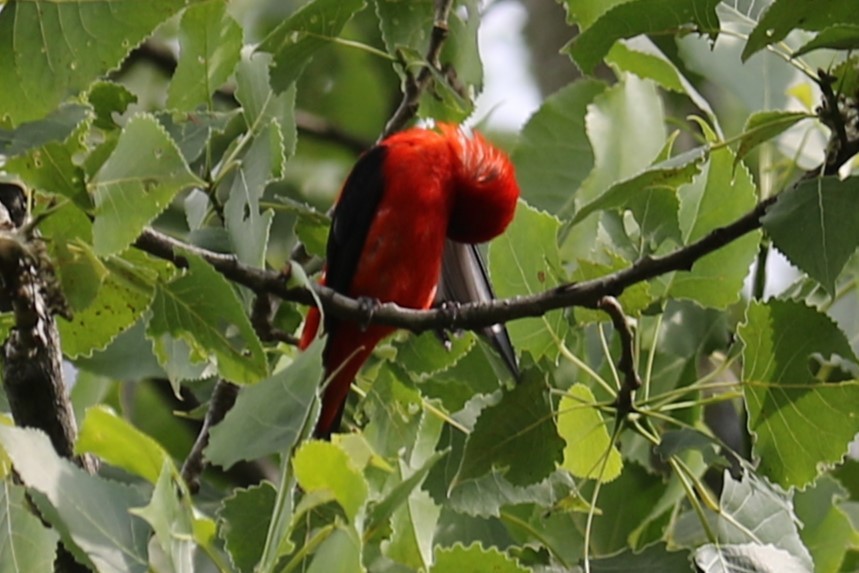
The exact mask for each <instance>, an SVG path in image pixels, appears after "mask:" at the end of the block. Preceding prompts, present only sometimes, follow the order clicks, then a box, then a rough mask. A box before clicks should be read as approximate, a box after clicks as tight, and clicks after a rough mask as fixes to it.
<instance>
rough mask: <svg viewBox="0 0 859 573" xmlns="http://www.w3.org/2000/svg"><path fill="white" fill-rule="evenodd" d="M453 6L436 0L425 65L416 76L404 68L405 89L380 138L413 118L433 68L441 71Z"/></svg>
mask: <svg viewBox="0 0 859 573" xmlns="http://www.w3.org/2000/svg"><path fill="white" fill-rule="evenodd" d="M452 6H453V0H436V11H435V21H434V22H433V27H432V33H431V34H430V43H429V48H428V49H427V54H426V61H427V66H426V67H423V68H421V70H420V72H418V74H417V76H415V75H414V74H412V73H411V71H409V70H406V71H405V73H406V82H405V89H404V90H403V99H402V100H401V101H400V105H399V106H398V107H397V110H396V111H395V112H394V115H392V116H391V119H390V120H388V123H387V125H385V130H384V131H383V132H382V136H381V138H380V139H385V138H386V137H388V136H389V135H391V134H393V133H396V132H397V131H400V130H401V129H403V127H405V125H406V124H407V123H408V122H409V121H411V120H412V118H414V116H415V114H416V113H417V111H418V106H419V105H420V100H421V95H422V94H423V92H424V90H426V89H427V88H428V87H429V85H430V83H431V82H432V79H433V70H435V71H438V72H441V61H440V57H441V49H442V47H443V46H444V41H445V40H446V39H447V33H448V24H447V21H448V19H449V18H450V11H451V8H452Z"/></svg>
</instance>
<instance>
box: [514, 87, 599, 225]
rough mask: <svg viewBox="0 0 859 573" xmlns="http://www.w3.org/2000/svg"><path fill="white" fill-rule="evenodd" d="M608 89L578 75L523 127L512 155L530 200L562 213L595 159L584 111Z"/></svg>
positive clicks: (525, 192)
mask: <svg viewBox="0 0 859 573" xmlns="http://www.w3.org/2000/svg"><path fill="white" fill-rule="evenodd" d="M603 90H605V84H604V83H602V82H599V81H596V80H580V81H577V82H574V83H572V84H570V85H568V86H566V87H564V88H562V89H560V90H559V91H557V92H555V93H554V94H552V95H551V96H549V97H548V98H546V100H545V101H544V102H543V104H542V105H541V106H540V109H538V110H537V111H536V112H535V113H534V115H532V116H531V118H530V119H529V120H528V123H526V124H525V127H524V128H522V133H521V134H520V136H519V143H518V144H517V146H516V148H515V149H514V151H513V154H512V156H511V158H512V160H513V163H514V164H515V165H516V179H517V181H518V182H519V185H520V187H521V190H522V197H523V198H524V199H525V200H526V201H528V202H529V203H530V204H531V205H534V206H535V207H537V208H540V209H546V210H547V211H549V212H550V213H555V214H558V215H563V214H564V213H568V212H570V211H571V210H572V208H573V205H574V198H575V193H576V191H577V190H578V188H579V186H580V185H581V184H582V182H583V181H584V180H585V178H586V177H587V176H588V174H589V173H590V171H591V168H592V167H593V165H594V153H593V150H592V149H591V146H590V142H589V141H588V136H587V133H586V131H585V115H586V113H587V110H588V106H589V105H590V104H591V102H592V101H593V100H594V98H595V97H596V96H597V95H599V94H600V93H602V92H603Z"/></svg>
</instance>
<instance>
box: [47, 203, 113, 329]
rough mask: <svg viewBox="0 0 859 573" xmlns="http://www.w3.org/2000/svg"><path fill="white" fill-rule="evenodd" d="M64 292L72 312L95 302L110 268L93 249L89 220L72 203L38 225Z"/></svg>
mask: <svg viewBox="0 0 859 573" xmlns="http://www.w3.org/2000/svg"><path fill="white" fill-rule="evenodd" d="M39 229H41V231H42V234H43V236H44V237H46V239H47V247H48V252H49V253H50V255H51V261H52V262H53V265H54V270H55V271H56V273H57V277H58V278H59V279H60V285H62V288H63V294H64V295H65V297H66V300H67V301H68V302H69V305H70V306H71V307H72V309H73V310H74V311H75V312H80V311H82V310H84V309H86V308H87V307H88V306H89V305H90V304H92V303H93V302H95V298H96V295H97V294H98V291H99V289H100V288H101V286H102V284H103V283H104V281H105V279H106V278H107V276H108V274H109V271H108V269H107V267H106V266H105V265H104V263H102V262H101V261H100V260H99V259H98V257H96V256H95V253H93V252H92V247H91V246H90V244H91V243H92V223H91V222H90V220H89V218H88V217H87V215H86V213H84V212H83V211H81V210H80V209H78V208H77V207H76V206H75V205H73V204H70V203H69V204H66V205H64V206H62V207H60V208H59V209H58V210H57V211H56V212H55V213H54V214H53V215H52V216H50V217H48V218H47V219H45V220H44V221H43V222H42V224H41V225H40V226H39Z"/></svg>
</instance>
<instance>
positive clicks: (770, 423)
mask: <svg viewBox="0 0 859 573" xmlns="http://www.w3.org/2000/svg"><path fill="white" fill-rule="evenodd" d="M739 335H740V337H741V338H742V340H743V343H744V344H745V348H744V350H743V389H744V394H745V398H746V407H747V409H748V412H749V422H748V424H749V429H750V430H751V431H752V432H753V433H754V434H755V436H756V439H755V441H754V452H755V455H756V456H757V457H759V458H760V466H759V468H758V469H759V471H760V472H761V473H762V474H764V475H766V476H768V477H769V478H770V479H773V480H775V481H776V482H777V483H779V484H781V485H782V486H784V487H788V486H798V487H803V486H805V485H807V484H809V483H811V482H812V481H813V480H814V479H815V478H816V477H817V475H818V474H819V473H820V471H821V469H822V467H823V465H824V464H827V463H834V462H837V461H839V460H840V459H841V458H842V457H843V456H844V454H845V453H846V451H847V445H848V444H849V443H850V441H851V440H852V439H853V435H854V434H855V433H856V432H859V419H857V415H856V412H857V411H859V383H857V382H856V381H848V382H831V383H829V382H820V381H818V380H816V379H815V377H814V374H813V372H812V368H813V365H814V362H815V357H820V358H822V359H824V360H827V359H829V358H830V357H832V356H833V355H835V356H841V357H843V358H845V359H848V360H852V361H856V357H855V356H854V354H853V351H852V350H851V348H850V344H849V343H848V342H847V338H846V337H845V336H844V333H842V332H841V331H840V330H839V329H838V327H837V326H836V325H835V323H834V322H833V321H832V319H831V318H829V317H828V316H826V315H825V314H821V313H820V312H818V311H817V310H815V309H813V308H810V307H808V306H805V305H804V304H802V303H800V302H795V301H781V300H770V301H768V302H766V303H760V302H755V303H752V304H751V305H750V306H749V309H748V311H747V314H746V322H745V324H743V325H741V327H740V329H739Z"/></svg>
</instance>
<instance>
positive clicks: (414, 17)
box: [374, 0, 435, 54]
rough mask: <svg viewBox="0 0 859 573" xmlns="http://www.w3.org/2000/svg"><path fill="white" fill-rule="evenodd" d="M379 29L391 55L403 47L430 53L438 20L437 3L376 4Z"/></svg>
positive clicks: (393, 0)
mask: <svg viewBox="0 0 859 573" xmlns="http://www.w3.org/2000/svg"><path fill="white" fill-rule="evenodd" d="M374 3H375V5H376V15H377V16H378V17H379V29H380V30H381V31H382V40H384V42H385V48H386V49H387V50H388V53H389V54H396V53H397V50H398V49H399V48H401V47H408V48H413V49H414V50H417V51H418V52H420V53H426V49H427V46H428V45H429V39H430V31H431V30H432V25H433V20H434V18H435V3H434V2H433V0H411V1H410V2H400V1H399V0H375V2H374Z"/></svg>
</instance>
